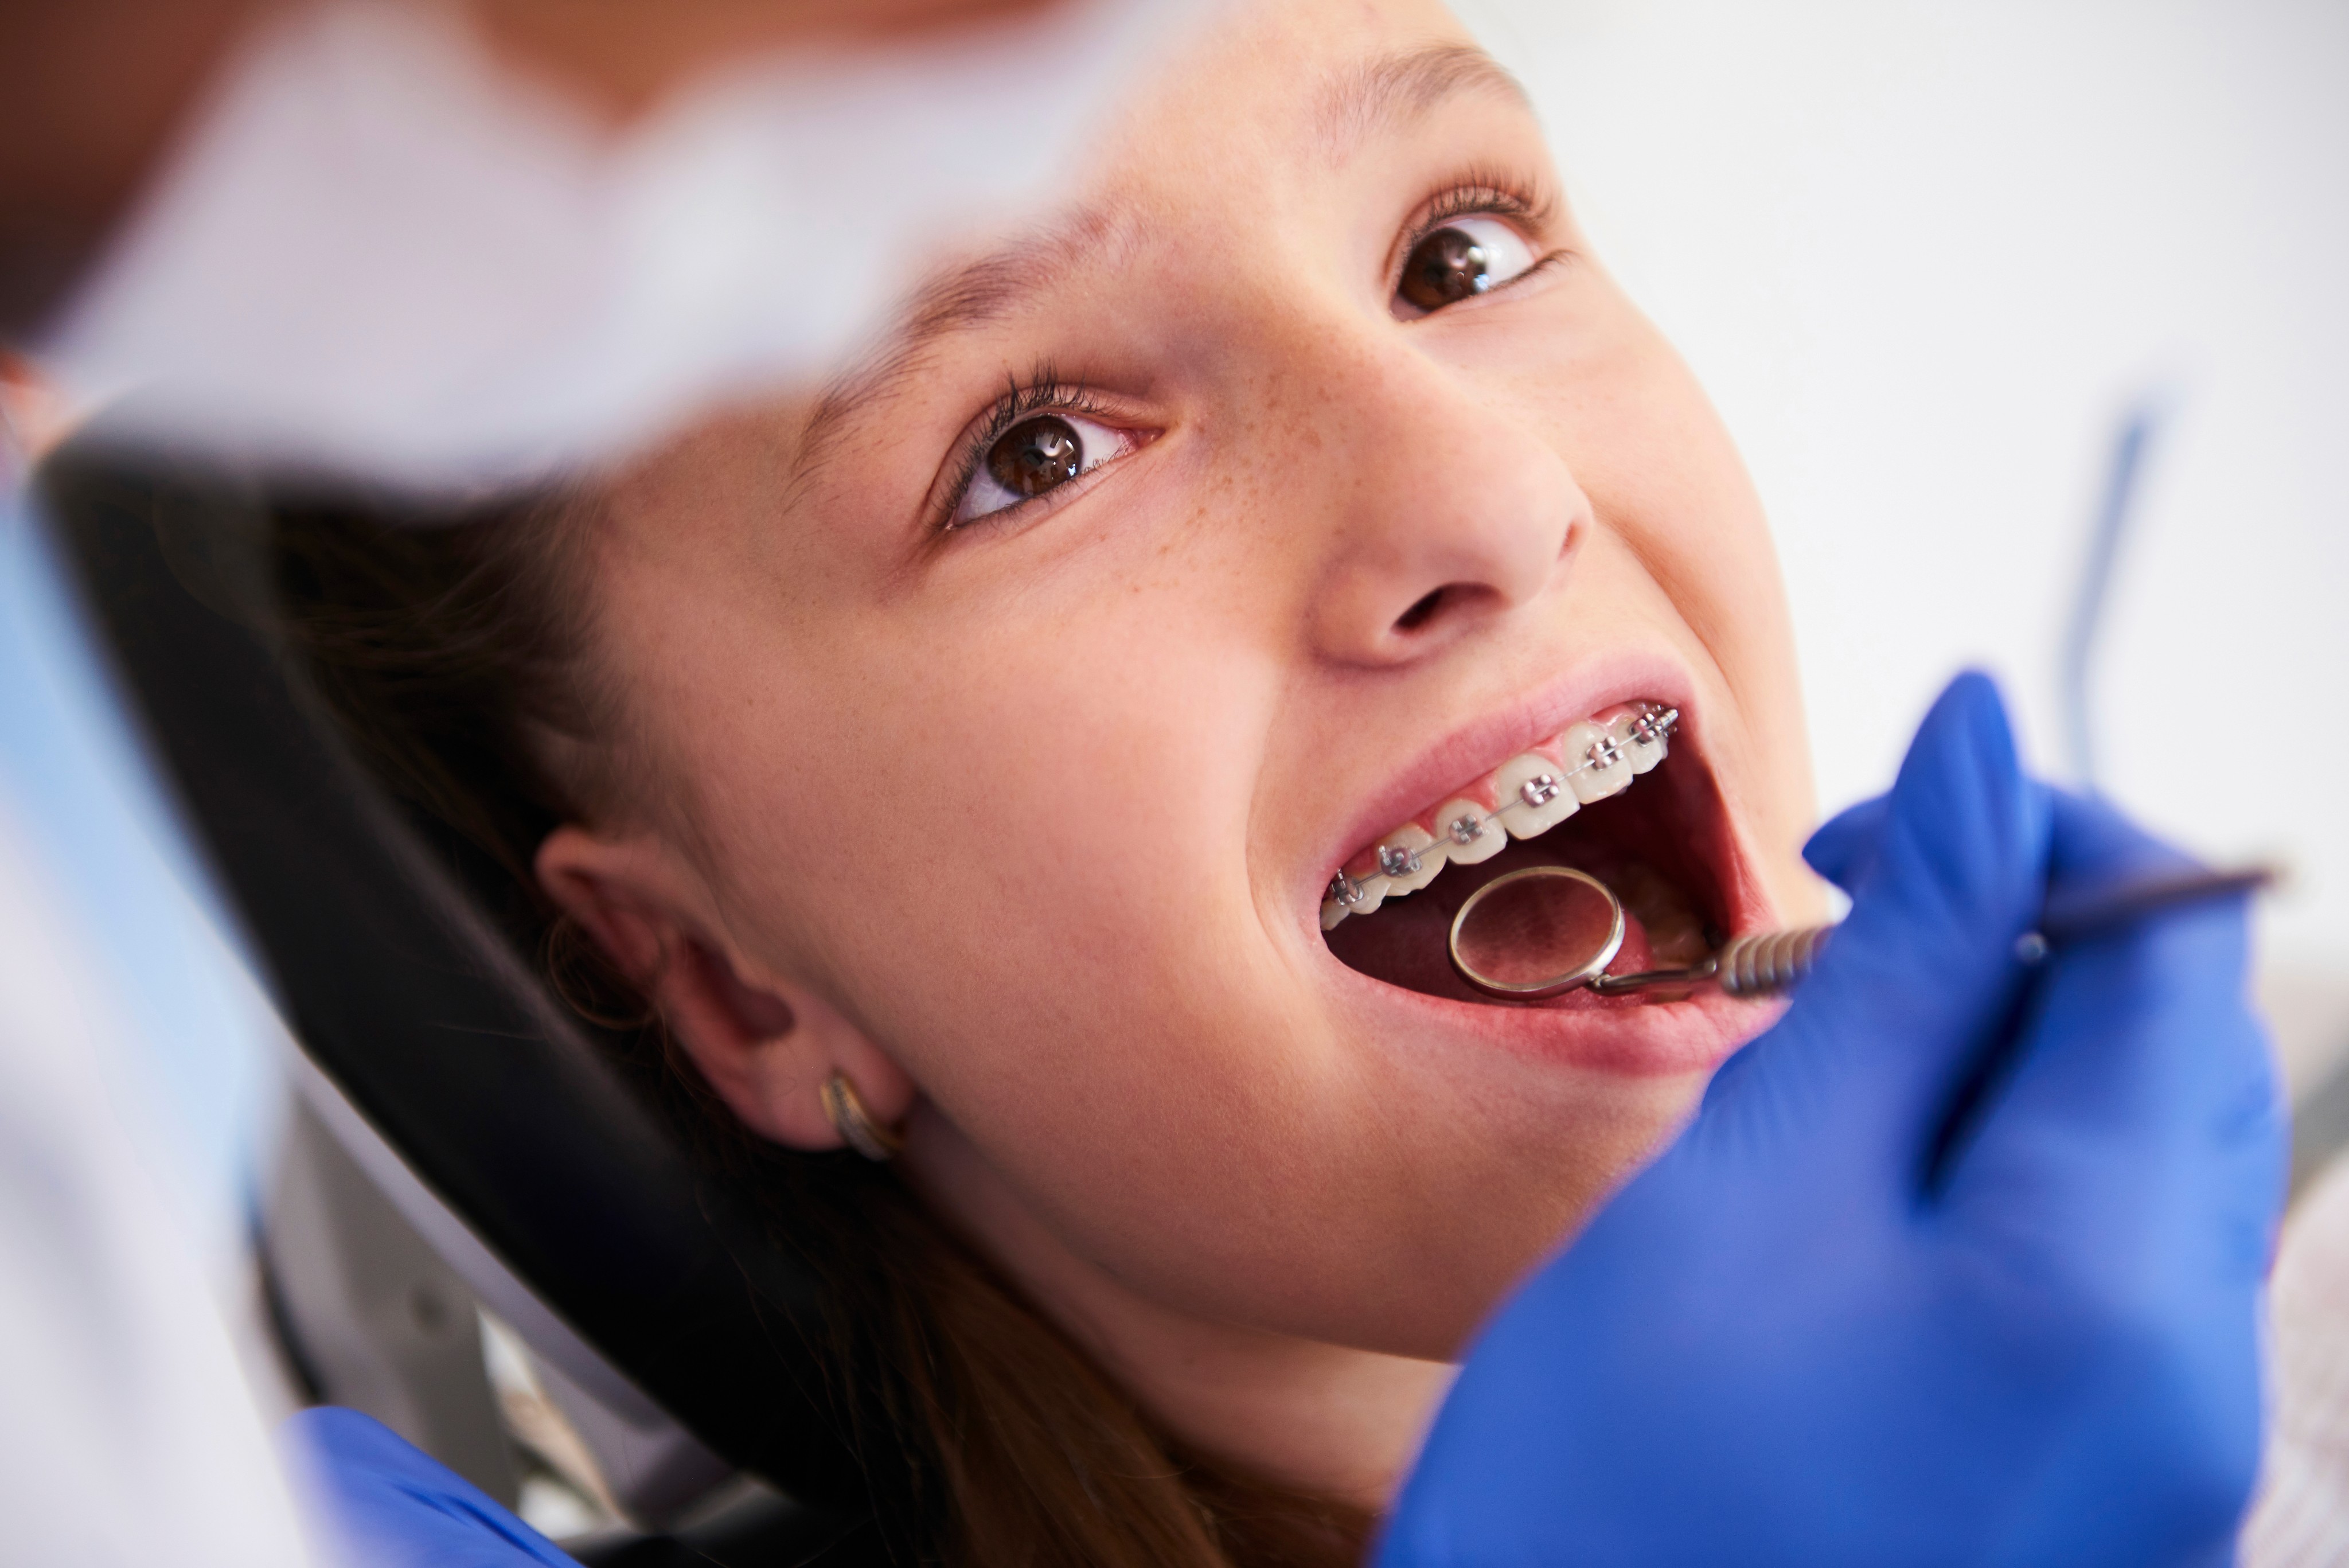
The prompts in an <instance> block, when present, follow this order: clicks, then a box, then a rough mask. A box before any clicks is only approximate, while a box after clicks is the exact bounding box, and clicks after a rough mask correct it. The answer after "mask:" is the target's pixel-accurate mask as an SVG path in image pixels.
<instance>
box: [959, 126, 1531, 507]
mask: <svg viewBox="0 0 2349 1568" xmlns="http://www.w3.org/2000/svg"><path fill="white" fill-rule="evenodd" d="M1555 211H1556V203H1555V202H1553V201H1551V200H1550V199H1549V198H1548V197H1547V196H1535V195H1529V194H1527V193H1526V191H1525V190H1524V189H1523V188H1522V187H1520V186H1518V185H1516V184H1515V183H1513V182H1510V181H1508V180H1506V179H1505V178H1503V177H1499V176H1492V175H1481V174H1475V173H1472V174H1470V175H1468V176H1467V177H1465V178H1464V179H1463V180H1461V181H1460V182H1457V183H1455V184H1454V185H1453V186H1452V187H1451V188H1450V189H1448V190H1446V191H1444V192H1443V193H1442V194H1441V195H1438V196H1437V197H1436V198H1435V199H1434V200H1433V202H1429V203H1428V206H1427V209H1426V211H1425V212H1424V213H1422V214H1421V216H1420V218H1419V221H1418V222H1417V223H1414V224H1413V226H1412V227H1411V228H1410V229H1409V230H1407V231H1406V232H1405V234H1404V235H1403V237H1402V243H1401V244H1400V246H1399V247H1398V248H1397V250H1396V252H1395V254H1394V257H1393V260H1392V265H1390V266H1389V267H1388V269H1387V270H1388V272H1389V273H1390V274H1400V273H1401V271H1402V262H1403V258H1404V257H1406V256H1408V255H1410V254H1411V253H1412V251H1413V249H1414V248H1416V247H1417V246H1418V244H1419V242H1420V241H1422V240H1423V239H1425V238H1426V237H1427V236H1428V235H1430V234H1433V233H1434V232H1435V231H1436V230H1438V229H1440V228H1442V227H1443V226H1444V224H1445V223H1449V222H1451V221H1452V220H1453V219H1454V218H1464V217H1468V216H1471V215H1473V214H1478V213H1485V214H1490V215H1491V216H1494V217H1496V218H1508V219H1512V220H1514V221H1516V223H1520V224H1522V225H1523V226H1524V227H1525V228H1526V230H1527V231H1528V232H1527V234H1526V238H1527V240H1528V242H1531V241H1532V240H1533V238H1534V237H1535V236H1536V235H1537V234H1539V233H1540V232H1541V231H1542V230H1543V229H1545V228H1547V226H1548V223H1549V219H1550V216H1551V214H1552V213H1554V212H1555ZM1562 254H1564V253H1563V252H1562V251H1557V250H1552V251H1547V252H1545V253H1543V254H1541V256H1540V257H1539V258H1538V259H1537V260H1536V261H1535V263H1534V265H1533V266H1532V267H1531V268H1529V269H1527V271H1526V273H1525V274H1523V276H1531V275H1532V274H1533V273H1535V272H1538V271H1540V270H1542V269H1543V268H1545V267H1547V266H1548V265H1550V264H1551V263H1552V262H1554V261H1556V260H1557V259H1558V257H1559V256H1560V255H1562ZM1512 281H1515V280H1512ZM1390 286H1392V280H1391V282H1390ZM1044 413H1055V414H1057V413H1073V414H1079V415H1081V416H1083V417H1085V418H1088V419H1097V420H1100V421H1102V422H1104V423H1110V424H1114V423H1115V422H1116V419H1117V416H1116V415H1115V414H1114V413H1113V412H1112V411H1111V410H1108V409H1106V408H1104V407H1103V406H1102V404H1101V402H1100V400H1098V399H1096V398H1095V397H1094V395H1093V393H1092V389H1091V388H1089V387H1087V386H1085V385H1084V384H1083V383H1082V382H1069V381H1063V380H1061V377H1060V373H1059V371H1058V370H1057V369H1054V367H1053V366H1052V364H1051V362H1050V361H1049V360H1047V361H1044V362H1042V363H1040V364H1039V365H1037V367H1036V369H1034V370H1033V371H1032V372H1030V375H1029V377H1028V379H1026V380H1025V381H1021V380H1019V379H1014V380H1013V381H1012V382H1011V383H1010V385H1009V388H1008V389H1006V391H1005V393H1004V395H1003V396H1002V397H1001V398H999V399H998V400H996V404H995V407H994V408H993V409H991V410H988V416H987V419H986V420H985V421H984V422H982V423H981V424H979V425H978V426H977V427H976V428H975V429H973V430H972V431H971V432H970V434H968V436H966V437H964V438H963V441H962V444H961V446H960V448H959V449H958V450H957V452H956V453H955V456H954V463H953V467H952V468H951V469H950V470H949V472H951V473H952V474H953V475H954V478H953V481H952V483H949V484H948V485H947V491H946V495H945V499H944V501H943V502H942V504H940V505H939V507H938V509H937V520H936V529H937V531H938V532H939V533H941V534H952V533H961V532H964V531H966V530H968V529H971V528H974V527H978V526H979V525H981V524H988V523H994V522H997V521H999V520H1003V519H1008V518H1009V517H1011V516H1012V515H1014V514H1019V513H1022V512H1025V511H1027V510H1028V506H1027V504H1024V503H1023V504H1020V505H1018V506H1009V507H1006V508H1005V509H1004V510H1002V511H1000V512H991V513H989V514H987V515H986V516H984V517H978V518H974V519H972V520H971V521H970V522H968V523H957V522H955V521H954V516H955V514H956V513H957V512H959V511H960V510H961V509H962V504H963V502H964V501H965V500H966V499H968V496H969V494H970V487H971V484H972V483H973V482H974V481H976V480H977V479H978V465H979V464H980V463H982V462H986V461H987V453H988V449H989V448H991V447H993V446H994V444H995V443H996V442H997V441H1000V440H1001V439H1002V438H1003V437H1004V436H1006V435H1009V433H1010V432H1011V431H1012V430H1013V429H1014V428H1015V427H1016V426H1018V424H1019V421H1022V420H1024V419H1027V418H1029V417H1030V416H1031V415H1034V414H1044Z"/></svg>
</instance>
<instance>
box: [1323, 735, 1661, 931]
mask: <svg viewBox="0 0 2349 1568" xmlns="http://www.w3.org/2000/svg"><path fill="white" fill-rule="evenodd" d="M1680 717H1681V713H1680V710H1679V709H1677V708H1667V707H1663V706H1661V705H1660V704H1657V703H1653V702H1635V703H1632V704H1630V706H1628V707H1625V708H1620V709H1617V710H1614V711H1610V712H1608V713H1605V714H1600V715H1596V716H1594V717H1592V718H1588V719H1585V720H1583V721H1582V722H1579V723H1577V724H1574V725H1571V726H1569V727H1568V729H1567V730H1566V732H1564V733H1563V734H1561V735H1559V736H1558V737H1557V740H1556V741H1555V742H1551V744H1552V745H1553V746H1555V748H1556V750H1557V755H1556V756H1555V757H1553V756H1549V755H1547V754H1546V753H1547V749H1548V748H1546V747H1537V748H1536V749H1535V750H1533V751H1530V752H1525V753H1520V754H1518V755H1516V756H1514V757H1511V758H1510V759H1509V760H1508V761H1507V762H1506V763H1502V764H1501V765H1500V766H1499V767H1497V768H1495V769H1494V770H1493V771H1492V773H1491V774H1488V775H1486V777H1485V779H1484V780H1483V781H1482V782H1481V784H1476V785H1472V786H1470V787H1469V788H1467V789H1464V790H1462V791H1460V792H1459V793H1458V794H1455V795H1454V796H1452V797H1451V798H1449V799H1447V800H1445V801H1444V804H1443V805H1439V806H1437V807H1436V808H1435V810H1434V811H1433V812H1432V813H1429V814H1428V815H1426V816H1425V817H1424V818H1422V819H1418V820H1414V821H1411V822H1406V823H1404V824H1403V825H1402V826H1401V827H1398V828H1396V829H1395V830H1394V831H1393V832H1392V833H1389V834H1387V835H1385V836H1382V837H1381V838H1380V840H1379V841H1378V843H1377V844H1376V845H1375V846H1372V848H1371V851H1370V857H1369V863H1368V864H1367V865H1365V866H1364V867H1363V874H1362V875H1361V876H1359V877H1356V876H1351V875H1349V874H1348V873H1347V872H1345V871H1343V870H1340V872H1339V873H1338V874H1337V875H1336V876H1335V877H1331V878H1330V890H1329V891H1328V892H1327V893H1325V894H1324V895H1323V896H1322V899H1321V929H1323V930H1325V931H1326V930H1329V929H1330V928H1332V927H1334V926H1335V925H1337V923H1338V922H1339V921H1340V920H1342V919H1345V918H1346V917H1347V916H1349V915H1367V914H1369V913H1371V911H1372V910H1373V909H1377V908H1378V907H1379V906H1380V905H1381V904H1382V903H1384V902H1385V901H1386V900H1387V899H1389V898H1400V897H1402V895H1403V894H1405V893H1415V892H1417V891H1418V890H1419V889H1420V888H1424V887H1426V886H1427V885H1428V884H1429V883H1430V882H1433V880H1435V875H1436V873H1437V872H1439V871H1441V870H1443V869H1444V867H1445V866H1447V865H1450V864H1453V863H1454V862H1457V863H1458V864H1460V865H1463V866H1473V865H1475V863H1476V862H1477V861H1479V860H1488V859H1490V858H1491V857H1494V856H1495V855H1498V854H1499V853H1500V852H1501V846H1502V844H1503V843H1504V841H1505V840H1506V838H1509V837H1516V838H1532V837H1534V836H1537V835H1539V834H1543V833H1547V832H1548V831H1549V830H1550V829H1551V828H1553V827H1556V826H1557V825H1558V824H1559V823H1561V822H1564V821H1565V820H1566V819H1567V818H1568V817H1569V816H1572V815H1574V814H1575V813H1576V812H1578V811H1579V810H1581V809H1582V807H1583V805H1584V803H1585V802H1588V801H1594V800H1604V799H1606V798H1607V797H1608V796H1609V795H1610V794H1616V793H1618V792H1619V791H1621V790H1623V789H1625V788H1628V787H1629V786H1630V783H1631V779H1632V775H1634V774H1643V773H1646V772H1647V771H1648V770H1649V769H1650V768H1652V767H1654V766H1655V765H1656V764H1657V763H1661V762H1662V761H1663V760H1664V753H1665V750H1666V742H1668V741H1669V740H1670V739H1671V733H1672V729H1673V727H1674V726H1675V725H1677V724H1678V723H1679V722H1680ZM1478 796H1481V797H1482V798H1483V799H1485V800H1486V801H1490V802H1492V803H1493V804H1492V805H1489V806H1488V805H1479V804H1477V797H1478ZM1504 828H1506V830H1507V831H1506V834H1505V833H1504V832H1502V831H1501V830H1502V829H1504Z"/></svg>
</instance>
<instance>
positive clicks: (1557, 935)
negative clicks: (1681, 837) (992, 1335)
mask: <svg viewBox="0 0 2349 1568" xmlns="http://www.w3.org/2000/svg"><path fill="white" fill-rule="evenodd" d="M1622 946H1623V906H1622V904H1621V902H1620V901H1619V900H1618V899H1617V898H1616V897H1615V895H1614V894H1613V893H1612V892H1611V891H1609V888H1608V887H1607V885H1606V884H1605V883H1604V882H1601V881H1600V880H1599V878H1598V877H1593V876H1591V875H1590V874H1589V873H1588V872H1587V871H1577V870H1576V869H1575V868H1574V867H1571V866H1532V867H1526V869H1525V870H1523V871H1512V872H1510V873H1509V874H1508V875H1507V876H1506V877H1495V878H1494V879H1493V880H1492V881H1490V882H1487V883H1485V886H1483V887H1482V888H1477V889H1476V891H1475V892H1474V893H1472V894H1470V895H1469V896H1468V901H1467V902H1466V903H1464V904H1462V905H1461V906H1460V912H1459V913H1458V914H1456V915H1454V916H1453V917H1452V938H1451V949H1452V967H1453V968H1454V970H1456V971H1459V975H1460V978H1461V979H1462V980H1464V981H1467V982H1468V983H1469V984H1470V985H1471V986H1474V987H1475V989H1476V990H1478V991H1481V992H1484V993H1485V995H1487V996H1491V997H1497V998H1499V999H1500V1000H1502V1001H1504V1002H1538V1001H1540V1000H1541V999H1542V998H1544V997H1550V996H1559V995H1563V994H1564V993H1565V992H1569V991H1572V990H1574V989H1575V988H1576V987H1578V986H1583V985H1588V984H1589V983H1590V982H1591V981H1593V980H1596V979H1597V978H1598V977H1599V976H1600V975H1602V974H1604V973H1606V972H1607V966H1608V965H1609V964H1610V963H1612V962H1613V961H1615V955H1616V953H1617V952H1618V951H1619V950H1621V948H1622Z"/></svg>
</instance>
